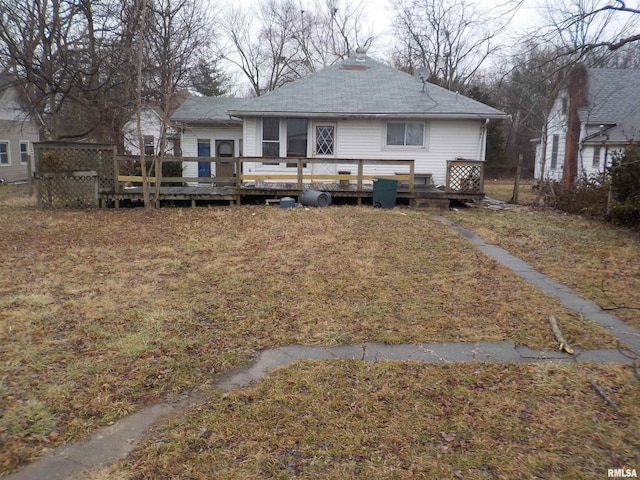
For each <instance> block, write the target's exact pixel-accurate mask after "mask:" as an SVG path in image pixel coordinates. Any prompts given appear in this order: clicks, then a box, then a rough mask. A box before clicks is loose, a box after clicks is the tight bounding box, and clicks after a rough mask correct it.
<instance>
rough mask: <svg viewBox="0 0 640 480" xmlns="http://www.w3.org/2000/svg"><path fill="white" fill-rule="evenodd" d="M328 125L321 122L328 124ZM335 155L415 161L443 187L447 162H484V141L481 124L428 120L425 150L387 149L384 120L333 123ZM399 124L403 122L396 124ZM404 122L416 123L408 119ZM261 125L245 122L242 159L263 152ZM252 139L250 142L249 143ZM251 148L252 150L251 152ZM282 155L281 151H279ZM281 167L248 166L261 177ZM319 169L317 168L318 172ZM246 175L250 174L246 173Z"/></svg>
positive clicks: (374, 170) (389, 170) (375, 169)
mask: <svg viewBox="0 0 640 480" xmlns="http://www.w3.org/2000/svg"><path fill="white" fill-rule="evenodd" d="M328 121H331V120H330V119H327V121H323V122H322V123H327V122H328ZM333 121H334V122H336V132H335V137H336V139H335V142H336V143H335V152H336V158H349V159H376V160H415V172H416V173H431V174H432V176H433V177H432V178H433V182H434V183H436V184H444V183H445V180H446V168H447V160H453V159H455V158H466V159H472V160H479V159H483V158H484V148H485V138H484V135H483V130H482V127H483V123H484V121H481V120H428V121H426V122H425V137H426V140H425V146H424V147H387V145H386V123H387V121H386V120H382V119H335V120H333ZM395 121H402V120H395ZM407 121H416V120H415V119H407ZM260 128H261V122H260V121H256V119H254V118H249V119H246V121H245V140H246V141H245V152H244V153H245V156H260V155H261V153H262V148H261V144H260V138H261V132H260ZM313 134H314V121H313V120H311V121H310V122H309V137H308V142H309V147H308V150H309V153H310V155H312V156H313V149H314V142H315V139H314V136H313ZM251 139H252V140H253V141H251ZM250 146H252V147H253V148H250ZM281 151H282V149H281ZM284 162H285V160H284V159H283V161H282V163H281V166H280V167H276V166H261V165H259V164H256V165H255V166H254V165H247V167H248V168H251V167H253V168H255V171H258V172H260V173H264V172H271V171H274V172H275V171H279V172H282V171H283V170H284V168H285V167H284V166H283V165H284ZM321 168H322V167H321V166H320V167H319V166H316V167H315V168H314V169H315V170H316V171H318V170H319V169H321ZM337 169H338V170H348V171H351V172H352V174H355V173H356V170H357V167H356V166H355V165H353V164H341V165H338V167H337ZM247 171H249V170H247ZM405 171H406V172H408V167H400V166H398V167H394V166H393V165H390V166H382V165H381V166H373V165H372V166H369V167H367V168H366V170H365V172H364V173H365V174H366V175H376V174H380V175H385V174H386V175H393V174H394V173H396V172H405Z"/></svg>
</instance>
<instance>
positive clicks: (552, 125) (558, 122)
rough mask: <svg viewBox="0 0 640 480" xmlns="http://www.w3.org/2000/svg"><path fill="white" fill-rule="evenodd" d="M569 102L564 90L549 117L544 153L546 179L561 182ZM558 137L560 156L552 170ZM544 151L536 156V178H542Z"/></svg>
mask: <svg viewBox="0 0 640 480" xmlns="http://www.w3.org/2000/svg"><path fill="white" fill-rule="evenodd" d="M563 102H565V103H564V105H565V106H566V111H565V112H563ZM568 111H569V100H568V92H567V91H566V90H562V91H561V92H560V93H559V94H558V96H557V97H556V99H555V101H554V103H553V105H552V107H551V110H550V111H549V116H548V117H547V131H546V136H547V142H546V149H545V152H544V156H545V165H544V177H545V179H551V180H561V179H562V172H563V170H564V160H565V149H566V145H567V130H568V126H569V120H568ZM554 135H557V138H558V156H557V161H556V165H555V168H551V167H552V165H551V160H552V158H551V157H552V154H553V137H554ZM542 153H543V152H542V150H539V155H537V156H536V167H535V171H536V178H538V179H539V178H540V175H541V170H542Z"/></svg>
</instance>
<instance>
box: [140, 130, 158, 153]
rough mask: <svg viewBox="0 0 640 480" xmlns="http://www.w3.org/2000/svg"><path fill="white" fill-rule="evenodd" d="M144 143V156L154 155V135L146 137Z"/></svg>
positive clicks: (143, 139)
mask: <svg viewBox="0 0 640 480" xmlns="http://www.w3.org/2000/svg"><path fill="white" fill-rule="evenodd" d="M142 141H143V142H144V154H145V155H154V154H155V148H156V144H155V140H154V138H153V135H144V136H143V137H142Z"/></svg>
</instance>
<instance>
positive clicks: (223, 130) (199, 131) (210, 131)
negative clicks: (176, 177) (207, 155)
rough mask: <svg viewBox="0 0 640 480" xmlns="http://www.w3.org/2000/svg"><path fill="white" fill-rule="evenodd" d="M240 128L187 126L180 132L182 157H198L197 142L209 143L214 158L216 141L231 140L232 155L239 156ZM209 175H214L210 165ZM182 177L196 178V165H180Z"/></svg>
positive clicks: (212, 166)
mask: <svg viewBox="0 0 640 480" xmlns="http://www.w3.org/2000/svg"><path fill="white" fill-rule="evenodd" d="M242 131H243V129H242V126H240V125H238V126H237V127H230V126H228V127H222V126H220V127H219V126H204V125H203V126H188V127H184V128H183V131H182V156H183V157H197V156H198V140H209V141H210V142H211V155H212V156H215V145H216V140H233V144H234V147H233V148H234V152H233V153H234V155H235V156H239V155H240V140H242V135H243V133H242ZM211 174H212V175H215V164H212V165H211ZM182 176H183V177H197V176H198V164H197V163H196V162H184V163H183V165H182Z"/></svg>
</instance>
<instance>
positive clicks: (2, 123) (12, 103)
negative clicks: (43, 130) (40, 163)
mask: <svg viewBox="0 0 640 480" xmlns="http://www.w3.org/2000/svg"><path fill="white" fill-rule="evenodd" d="M38 140H39V132H38V126H37V125H36V124H35V123H34V122H31V121H30V120H29V118H28V115H27V114H26V113H25V111H24V110H22V109H21V107H20V104H19V102H18V96H17V92H16V90H15V88H9V89H7V90H4V92H0V141H2V142H6V143H7V144H8V145H7V148H8V153H9V163H8V164H0V179H3V180H4V181H6V182H14V181H23V180H27V178H28V176H29V175H28V168H27V167H28V166H27V164H26V163H23V162H22V161H21V158H20V143H22V142H24V143H26V144H27V152H28V153H29V155H30V156H31V166H32V168H33V167H34V166H35V162H34V159H33V142H37V141H38Z"/></svg>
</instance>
